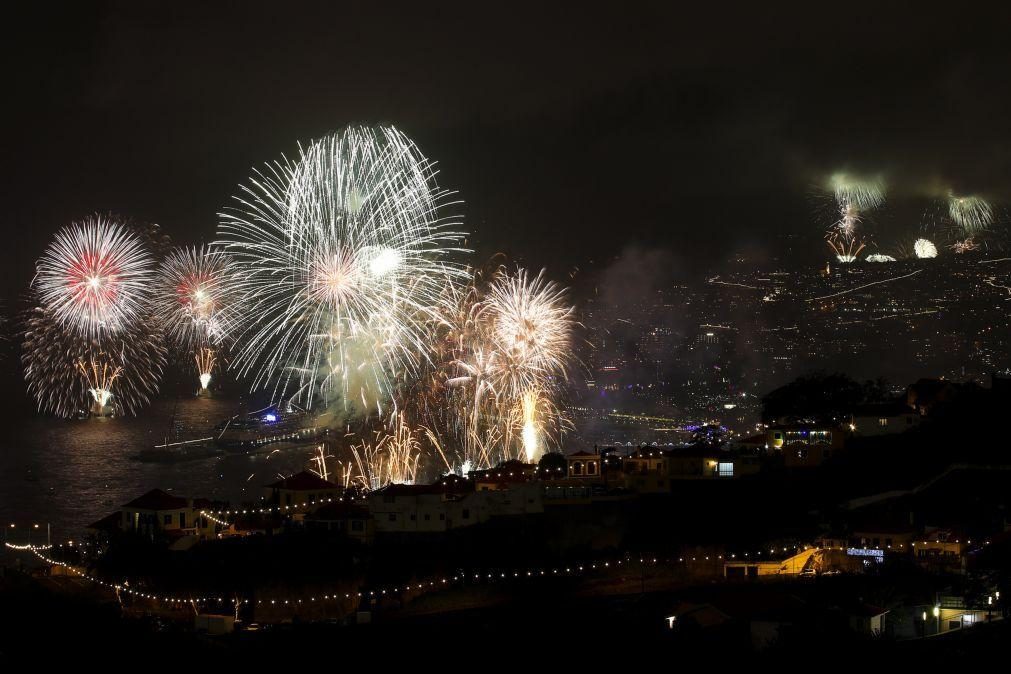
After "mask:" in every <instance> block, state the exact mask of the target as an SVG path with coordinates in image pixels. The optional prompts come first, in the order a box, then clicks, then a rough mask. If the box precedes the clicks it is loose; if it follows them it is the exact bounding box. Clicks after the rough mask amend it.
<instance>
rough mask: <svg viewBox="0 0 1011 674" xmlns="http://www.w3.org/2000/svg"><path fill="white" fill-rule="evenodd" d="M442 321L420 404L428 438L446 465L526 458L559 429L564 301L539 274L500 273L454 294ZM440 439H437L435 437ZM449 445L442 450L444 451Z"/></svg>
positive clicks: (566, 331)
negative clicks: (427, 417)
mask: <svg viewBox="0 0 1011 674" xmlns="http://www.w3.org/2000/svg"><path fill="white" fill-rule="evenodd" d="M453 299H454V301H450V302H447V303H446V305H447V306H448V307H450V309H449V310H448V313H447V315H446V317H445V320H444V322H443V325H444V326H445V327H446V328H447V329H446V332H445V334H444V335H443V336H442V338H441V339H439V340H436V344H437V345H439V347H438V349H437V353H438V355H437V357H436V358H435V359H434V360H436V361H437V362H439V363H440V365H439V366H438V371H437V373H436V374H435V376H434V377H433V378H434V380H435V381H436V388H435V390H436V391H437V392H438V393H439V394H441V395H437V396H436V401H437V402H435V403H434V404H431V405H430V406H429V407H430V408H431V409H434V410H436V418H435V419H434V420H432V421H430V422H428V423H426V427H427V428H429V429H430V431H431V434H432V435H433V436H434V437H433V438H432V444H433V445H434V446H435V447H436V448H437V449H438V450H439V453H440V455H441V456H442V458H443V460H444V461H445V463H446V466H447V468H450V469H451V470H452V469H454V468H455V469H457V470H461V468H460V466H475V467H480V468H486V467H489V466H491V465H494V463H496V462H498V461H501V460H505V459H510V458H525V459H526V460H534V459H536V457H537V456H538V454H539V453H540V452H541V451H543V449H544V446H545V444H546V441H548V440H549V439H555V440H557V439H559V438H560V434H561V432H562V431H563V430H564V428H565V427H566V421H565V419H564V416H563V415H562V414H561V413H560V411H559V410H558V408H557V405H556V402H555V399H556V398H557V396H558V394H559V393H560V390H561V382H562V381H563V380H564V379H565V377H566V375H567V371H568V368H569V365H570V362H571V333H572V330H573V327H574V320H573V317H572V313H573V310H572V307H571V306H570V305H568V304H567V303H566V301H565V293H564V291H563V290H562V289H561V288H559V287H558V286H556V285H555V284H553V283H550V282H548V281H547V280H546V279H545V278H544V275H543V273H541V274H539V275H537V276H536V277H533V278H531V277H530V276H528V275H527V273H526V272H525V271H523V270H518V271H517V272H515V273H513V274H509V273H506V272H504V271H503V270H501V269H499V270H497V271H495V272H494V273H492V274H490V275H489V278H488V279H487V280H486V279H485V278H484V276H483V275H480V274H479V275H478V276H477V277H476V278H475V281H474V283H472V284H471V286H470V287H469V288H468V289H466V290H464V291H461V292H459V293H458V294H457V295H456V297H455V298H453ZM443 435H445V437H443ZM446 446H451V447H454V448H456V450H457V451H456V455H455V456H450V455H448V454H447V453H446V452H445V451H443V448H444V447H446Z"/></svg>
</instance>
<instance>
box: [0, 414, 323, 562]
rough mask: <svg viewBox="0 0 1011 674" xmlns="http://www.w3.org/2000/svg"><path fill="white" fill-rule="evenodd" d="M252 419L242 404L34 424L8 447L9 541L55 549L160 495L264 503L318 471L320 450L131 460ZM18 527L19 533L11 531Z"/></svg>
mask: <svg viewBox="0 0 1011 674" xmlns="http://www.w3.org/2000/svg"><path fill="white" fill-rule="evenodd" d="M242 411H245V403H244V402H243V401H241V400H239V399H237V398H196V397H184V398H181V399H179V400H178V401H174V400H158V401H155V403H154V404H153V405H152V406H151V407H149V408H147V409H146V410H144V411H143V412H142V413H141V415H140V416H138V417H122V418H115V419H87V420H75V421H64V420H58V419H51V418H47V417H42V416H39V415H32V414H28V415H26V416H25V417H23V418H21V419H18V420H16V423H13V424H10V423H9V424H8V436H7V437H6V438H5V439H3V440H0V523H2V524H3V526H4V532H5V536H6V538H7V539H8V540H12V541H16V542H25V540H26V539H27V537H28V531H29V529H32V527H33V525H34V524H39V525H40V527H39V529H37V530H36V529H32V531H33V533H32V541H33V542H36V541H42V540H44V537H45V530H46V525H47V524H48V525H49V526H50V528H51V532H52V537H53V540H54V542H59V541H66V540H71V539H74V538H76V537H78V536H80V534H81V533H82V532H83V530H84V528H85V527H86V526H87V525H88V524H90V523H91V522H94V521H96V520H99V519H101V518H102V517H104V516H106V515H108V514H109V513H111V512H113V511H115V510H117V509H118V508H119V506H121V505H122V504H124V503H127V502H128V501H130V500H132V499H134V498H136V497H137V496H140V495H141V494H143V493H144V492H146V491H148V490H149V489H153V488H155V487H158V488H161V489H164V490H166V491H169V492H171V493H173V494H178V495H180V496H196V497H206V498H212V499H220V500H228V501H231V502H232V503H236V504H237V503H239V502H244V501H257V500H259V499H260V498H261V496H263V494H264V490H263V486H264V485H266V484H269V483H270V482H273V481H276V480H277V479H279V478H280V477H281V476H287V475H290V474H292V473H295V472H298V471H299V470H302V469H304V468H307V467H309V466H310V463H309V462H310V460H311V458H312V456H313V449H312V447H311V446H308V447H307V446H301V447H287V448H283V449H279V450H277V451H270V450H267V451H264V452H262V453H258V454H252V455H225V456H219V457H209V458H204V459H198V460H192V461H183V462H178V463H142V462H140V461H136V460H134V459H131V458H130V457H131V456H134V455H136V454H138V453H139V452H140V451H141V449H144V448H150V447H152V446H154V445H156V444H161V443H163V442H164V441H165V439H166V437H170V438H171V439H173V440H174V439H177V438H178V439H189V438H199V437H206V436H207V435H210V434H211V430H212V429H213V427H214V426H215V425H216V424H217V423H218V422H220V421H222V420H224V419H227V418H229V417H231V416H232V415H234V414H237V413H239V412H242ZM11 524H14V527H13V528H11V526H10V525H11Z"/></svg>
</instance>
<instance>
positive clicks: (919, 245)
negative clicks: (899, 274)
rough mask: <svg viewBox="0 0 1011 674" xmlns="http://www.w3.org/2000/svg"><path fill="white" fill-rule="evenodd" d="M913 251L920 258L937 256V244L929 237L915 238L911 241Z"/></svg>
mask: <svg viewBox="0 0 1011 674" xmlns="http://www.w3.org/2000/svg"><path fill="white" fill-rule="evenodd" d="M913 253H914V254H915V255H916V257H918V258H920V259H921V260H923V259H929V258H932V257H937V246H935V245H934V243H933V242H932V241H930V240H929V239H917V240H916V241H915V243H913Z"/></svg>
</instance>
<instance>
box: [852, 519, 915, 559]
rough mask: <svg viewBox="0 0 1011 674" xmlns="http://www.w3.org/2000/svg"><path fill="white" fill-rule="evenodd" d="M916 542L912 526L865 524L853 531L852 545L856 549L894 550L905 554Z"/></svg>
mask: <svg viewBox="0 0 1011 674" xmlns="http://www.w3.org/2000/svg"><path fill="white" fill-rule="evenodd" d="M914 540H916V529H914V528H913V527H912V526H903V525H901V524H898V525H892V526H889V525H883V526H882V525H879V526H874V525H871V524H866V525H862V526H859V527H857V528H856V529H855V530H854V531H853V537H852V543H853V546H854V547H858V548H873V549H879V550H895V551H902V552H905V551H907V550H910V549H911V546H912V544H913V541H914Z"/></svg>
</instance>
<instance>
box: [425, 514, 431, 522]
mask: <svg viewBox="0 0 1011 674" xmlns="http://www.w3.org/2000/svg"><path fill="white" fill-rule="evenodd" d="M430 519H432V516H431V515H429V514H428V513H425V521H426V522H427V521H429V520H430Z"/></svg>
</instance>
